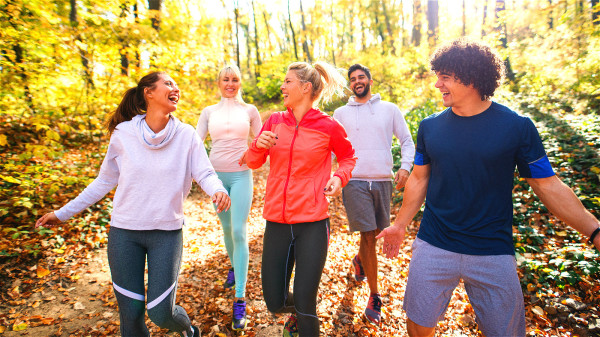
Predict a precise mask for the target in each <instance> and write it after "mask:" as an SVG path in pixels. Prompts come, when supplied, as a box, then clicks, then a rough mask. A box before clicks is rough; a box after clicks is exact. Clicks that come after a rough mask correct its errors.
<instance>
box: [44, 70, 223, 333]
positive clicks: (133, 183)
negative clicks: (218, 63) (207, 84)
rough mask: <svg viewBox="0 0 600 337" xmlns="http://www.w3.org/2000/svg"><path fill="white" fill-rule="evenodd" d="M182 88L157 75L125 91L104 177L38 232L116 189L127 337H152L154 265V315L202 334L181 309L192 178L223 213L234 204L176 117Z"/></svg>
mask: <svg viewBox="0 0 600 337" xmlns="http://www.w3.org/2000/svg"><path fill="white" fill-rule="evenodd" d="M179 94H180V93H179V88H178V87H177V84H176V83H175V81H173V79H172V78H171V77H169V75H167V74H166V73H164V72H154V73H150V74H148V75H146V76H144V77H143V78H142V79H141V80H140V81H139V83H138V85H137V86H136V87H134V88H131V89H129V90H127V92H125V95H124V97H123V100H122V101H121V103H120V104H119V106H118V108H117V109H116V111H115V112H114V113H113V115H112V116H111V118H110V119H109V121H108V123H107V128H108V132H109V134H110V135H111V138H110V143H109V145H108V150H107V152H106V156H105V157H104V161H103V162H102V166H101V167H100V172H99V174H98V177H97V178H96V179H95V180H94V181H93V182H92V183H91V184H90V185H88V186H87V187H86V188H85V189H84V190H83V192H81V194H79V196H78V197H77V198H75V199H73V200H72V201H70V202H69V203H67V204H66V205H65V206H63V207H62V208H60V209H59V210H57V211H56V212H50V213H47V214H45V215H43V216H42V217H41V218H40V219H38V221H37V222H36V227H39V226H49V227H52V226H56V225H58V224H59V223H61V222H62V221H66V220H67V219H69V218H70V217H72V216H73V215H75V214H77V213H79V212H81V211H83V210H84V209H86V208H87V207H89V206H90V205H92V204H94V203H96V202H98V201H99V200H100V199H102V198H103V197H104V196H105V195H106V194H107V193H108V192H110V191H111V190H112V189H113V188H114V187H115V186H117V190H116V192H115V196H114V200H113V212H112V215H111V228H110V231H109V234H108V262H109V265H110V271H111V276H112V281H113V287H114V290H115V296H116V297H117V301H118V304H119V314H120V319H121V325H120V329H121V335H122V336H149V335H150V334H149V331H148V328H147V326H146V324H145V321H144V312H145V306H144V302H145V301H146V296H145V294H144V270H145V263H146V259H147V260H148V290H147V308H148V316H149V317H150V319H151V320H152V321H153V322H154V323H156V324H157V325H158V326H160V327H161V328H165V329H169V330H171V331H175V332H178V333H180V334H181V335H182V336H185V337H191V336H194V337H195V336H199V335H200V331H199V329H198V328H197V327H195V326H193V325H191V322H190V319H189V317H188V315H187V313H186V312H185V310H184V309H183V308H181V307H180V306H177V305H175V295H176V291H177V277H178V275H179V268H180V265H181V253H182V247H183V236H182V226H183V224H184V216H183V202H184V199H185V197H186V196H187V195H188V193H189V191H190V189H191V186H192V180H195V181H196V182H197V183H198V184H199V185H200V186H201V188H202V189H203V190H204V191H205V192H206V193H207V194H209V195H211V196H212V201H213V203H215V205H216V208H217V212H221V211H226V210H228V209H229V205H230V200H229V196H228V195H227V192H226V190H225V188H224V187H223V184H222V183H221V181H220V180H219V179H218V177H217V175H216V173H215V171H214V169H213V167H212V166H211V164H210V162H209V160H208V157H207V155H206V150H205V149H204V146H203V144H202V141H201V140H200V138H199V137H198V135H197V134H196V132H195V131H194V128H193V127H192V126H190V125H187V124H184V123H181V122H180V121H179V120H178V119H177V118H176V117H174V116H173V115H172V114H171V113H172V112H173V111H175V110H176V109H177V103H178V101H179Z"/></svg>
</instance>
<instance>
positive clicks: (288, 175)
mask: <svg viewBox="0 0 600 337" xmlns="http://www.w3.org/2000/svg"><path fill="white" fill-rule="evenodd" d="M298 126H300V122H298V124H296V128H295V129H294V137H292V143H291V144H290V160H289V162H288V173H287V178H286V180H285V186H284V187H283V214H282V217H283V223H288V222H287V221H286V219H285V204H286V201H287V188H288V184H289V182H290V175H291V174H292V155H293V153H294V143H295V142H296V136H297V135H298Z"/></svg>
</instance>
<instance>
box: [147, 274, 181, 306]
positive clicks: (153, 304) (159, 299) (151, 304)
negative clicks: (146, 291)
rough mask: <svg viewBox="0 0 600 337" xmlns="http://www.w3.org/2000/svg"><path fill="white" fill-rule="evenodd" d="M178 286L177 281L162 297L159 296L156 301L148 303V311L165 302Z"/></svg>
mask: <svg viewBox="0 0 600 337" xmlns="http://www.w3.org/2000/svg"><path fill="white" fill-rule="evenodd" d="M176 285H177V280H175V282H174V283H173V285H171V287H170V288H169V289H167V291H165V292H164V293H162V294H161V295H160V296H158V297H157V298H156V299H155V300H154V301H152V302H150V303H148V305H147V307H148V309H152V308H154V307H155V306H157V305H158V303H160V302H162V300H164V299H165V297H167V296H169V293H170V292H171V291H172V290H173V288H175V286H176Z"/></svg>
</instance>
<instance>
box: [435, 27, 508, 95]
mask: <svg viewBox="0 0 600 337" xmlns="http://www.w3.org/2000/svg"><path fill="white" fill-rule="evenodd" d="M430 63H431V70H433V71H434V72H435V73H447V74H450V75H454V78H456V79H458V80H459V81H460V82H461V83H462V84H464V85H471V84H472V85H473V87H474V88H475V89H477V91H478V92H479V95H481V100H486V99H488V98H490V97H492V96H494V91H496V89H497V88H498V87H499V86H500V83H501V82H502V79H503V78H504V72H505V67H504V62H503V61H502V59H501V58H500V56H498V54H497V53H496V52H494V51H493V50H492V49H491V48H490V47H489V46H487V45H485V44H483V43H482V42H478V41H474V40H470V39H466V38H460V39H456V40H454V41H452V42H450V43H448V44H446V45H444V46H442V47H440V48H438V49H437V50H436V51H435V53H434V54H433V56H432V57H431V60H430Z"/></svg>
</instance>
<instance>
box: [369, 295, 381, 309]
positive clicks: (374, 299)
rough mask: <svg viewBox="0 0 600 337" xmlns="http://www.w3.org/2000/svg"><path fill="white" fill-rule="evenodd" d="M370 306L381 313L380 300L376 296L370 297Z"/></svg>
mask: <svg viewBox="0 0 600 337" xmlns="http://www.w3.org/2000/svg"><path fill="white" fill-rule="evenodd" d="M370 304H371V307H372V308H373V309H374V310H376V311H381V299H380V298H379V297H378V296H372V297H371V303H370Z"/></svg>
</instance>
